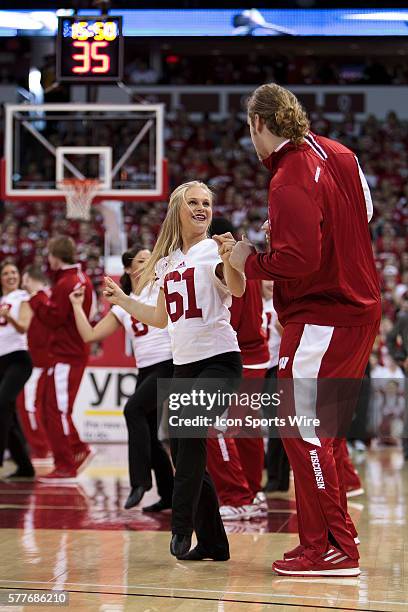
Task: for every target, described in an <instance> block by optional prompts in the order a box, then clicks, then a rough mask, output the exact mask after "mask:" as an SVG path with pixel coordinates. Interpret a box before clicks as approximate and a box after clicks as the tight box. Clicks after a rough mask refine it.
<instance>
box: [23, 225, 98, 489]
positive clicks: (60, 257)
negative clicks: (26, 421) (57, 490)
mask: <svg viewBox="0 0 408 612" xmlns="http://www.w3.org/2000/svg"><path fill="white" fill-rule="evenodd" d="M48 249H49V254H48V260H49V263H50V267H51V269H52V270H53V271H55V272H56V274H55V278H56V282H55V285H54V287H53V289H52V292H51V296H50V298H49V299H48V301H47V302H44V297H43V295H41V292H39V293H37V294H36V295H33V297H32V298H31V300H30V306H31V308H32V310H33V312H34V314H35V316H36V317H37V318H38V319H39V320H40V321H41V322H42V323H43V324H44V325H46V326H47V327H49V328H50V329H51V330H52V338H51V344H50V352H51V355H52V364H51V366H52V367H50V368H49V369H48V375H47V379H46V389H45V395H46V399H45V402H44V411H43V415H44V427H45V429H46V432H47V438H48V440H49V443H50V445H51V450H52V453H53V455H54V464H55V469H54V470H53V471H52V472H51V473H50V474H48V475H47V476H45V477H44V478H43V479H42V480H44V481H46V482H57V483H58V482H64V481H69V480H72V479H74V478H75V477H76V475H77V472H78V470H79V469H80V468H81V467H82V466H83V464H84V462H85V461H86V460H87V459H88V457H89V455H90V453H91V451H90V449H89V447H88V446H87V445H86V444H84V443H83V442H82V441H81V439H80V438H79V435H78V432H77V430H76V428H75V425H74V423H73V420H72V410H73V407H74V402H75V397H76V395H77V393H78V389H79V385H80V384H81V379H82V375H83V373H84V370H85V366H86V364H87V360H88V354H89V348H88V346H87V345H86V344H85V342H84V341H83V340H82V338H81V336H80V335H79V333H78V330H77V327H76V324H75V318H74V313H73V310H72V305H71V301H70V299H69V294H70V293H72V291H73V290H74V289H75V288H79V287H81V286H82V287H84V289H85V299H84V304H83V309H84V311H85V313H86V315H87V316H89V313H90V310H91V305H92V285H91V281H90V280H89V278H88V277H87V276H86V274H84V273H83V272H82V270H81V266H80V265H78V264H75V243H74V241H73V240H72V239H71V238H68V237H67V236H60V237H58V238H52V239H51V240H50V242H49V244H48Z"/></svg>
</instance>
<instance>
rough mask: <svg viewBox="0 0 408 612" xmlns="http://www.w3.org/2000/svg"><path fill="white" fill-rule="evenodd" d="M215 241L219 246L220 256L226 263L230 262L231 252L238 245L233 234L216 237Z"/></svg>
mask: <svg viewBox="0 0 408 612" xmlns="http://www.w3.org/2000/svg"><path fill="white" fill-rule="evenodd" d="M213 240H215V242H216V243H217V244H218V254H219V256H220V257H221V259H222V261H223V262H224V263H226V262H228V261H229V258H230V255H231V251H232V249H233V248H234V245H235V244H236V240H235V238H234V236H233V235H232V234H231V232H226V233H225V234H220V235H214V236H213Z"/></svg>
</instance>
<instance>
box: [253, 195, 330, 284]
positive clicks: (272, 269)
mask: <svg viewBox="0 0 408 612" xmlns="http://www.w3.org/2000/svg"><path fill="white" fill-rule="evenodd" d="M271 195H272V198H273V210H271V206H269V218H270V219H271V236H270V243H271V245H272V250H271V252H270V253H258V254H253V255H250V256H249V257H248V259H247V261H246V264H245V275H246V277H247V278H249V279H251V278H259V279H265V280H267V279H271V280H293V279H296V278H301V277H302V276H307V275H309V274H312V273H313V272H316V270H318V269H319V267H320V258H321V227H320V225H321V222H322V213H321V211H320V208H319V206H318V204H317V202H316V201H315V200H314V199H313V198H311V196H310V194H308V192H307V191H306V190H305V189H302V188H301V187H298V186H295V185H285V186H282V187H278V189H276V190H274V191H273V192H272V194H271Z"/></svg>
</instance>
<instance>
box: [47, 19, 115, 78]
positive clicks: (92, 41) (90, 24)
mask: <svg viewBox="0 0 408 612" xmlns="http://www.w3.org/2000/svg"><path fill="white" fill-rule="evenodd" d="M122 76H123V34H122V17H111V16H107V15H103V16H100V17H85V16H83V15H80V16H79V15H74V16H70V17H59V18H58V35H57V70H56V78H57V81H58V82H60V83H62V82H65V81H68V82H69V81H71V82H76V83H78V84H79V83H81V82H84V83H86V82H101V83H106V82H117V81H121V80H122Z"/></svg>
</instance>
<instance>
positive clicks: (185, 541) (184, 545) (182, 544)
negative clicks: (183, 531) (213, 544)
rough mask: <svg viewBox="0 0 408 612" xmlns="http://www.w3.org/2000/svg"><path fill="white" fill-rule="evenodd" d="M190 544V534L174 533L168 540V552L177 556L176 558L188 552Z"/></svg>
mask: <svg viewBox="0 0 408 612" xmlns="http://www.w3.org/2000/svg"><path fill="white" fill-rule="evenodd" d="M190 546H191V536H186V535H180V534H178V533H174V534H173V536H172V538H171V542H170V552H171V554H172V555H173V557H177V559H179V558H180V557H182V556H183V555H186V554H187V553H188V551H189V550H190Z"/></svg>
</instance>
